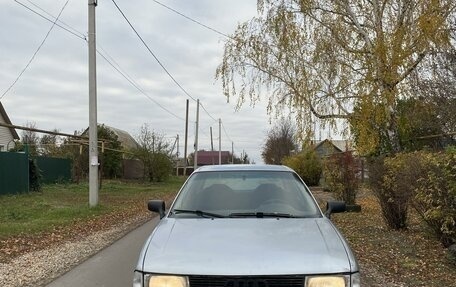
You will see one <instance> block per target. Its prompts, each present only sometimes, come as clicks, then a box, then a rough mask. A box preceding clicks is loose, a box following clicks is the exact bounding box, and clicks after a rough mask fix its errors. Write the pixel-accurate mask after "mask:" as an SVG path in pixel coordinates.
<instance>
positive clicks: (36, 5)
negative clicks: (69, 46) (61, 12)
mask: <svg viewBox="0 0 456 287" xmlns="http://www.w3.org/2000/svg"><path fill="white" fill-rule="evenodd" d="M26 1H27V2H28V3H30V4H32V5H33V6H35V7H36V8H37V9H39V10H41V11H42V12H44V13H45V14H46V15H48V16H50V17H52V18H55V17H54V16H53V15H52V14H51V13H49V12H47V11H46V10H44V9H43V8H41V7H40V6H39V5H38V4H35V3H34V2H32V1H30V0H26ZM58 22H60V23H61V24H62V25H63V26H66V27H67V28H68V29H70V30H72V31H74V34H79V35H82V38H84V39H85V40H87V35H85V34H84V33H82V32H81V31H78V30H76V29H75V28H73V27H71V26H70V25H68V24H67V23H65V22H63V21H62V20H60V19H59V20H58ZM56 25H58V24H56ZM59 26H60V25H59ZM61 28H64V27H61ZM69 32H70V33H72V32H71V31H69ZM72 34H73V33H72Z"/></svg>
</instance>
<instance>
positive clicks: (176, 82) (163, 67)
mask: <svg viewBox="0 0 456 287" xmlns="http://www.w3.org/2000/svg"><path fill="white" fill-rule="evenodd" d="M112 2H113V3H114V5H115V6H116V8H117V10H119V12H120V14H122V17H123V18H124V19H125V21H127V23H128V25H129V26H130V28H131V29H132V30H133V31H134V32H135V34H136V36H138V38H139V40H141V42H142V43H143V45H144V46H145V47H146V49H147V50H148V51H149V53H150V54H151V55H152V57H154V59H155V61H157V63H158V64H159V65H160V67H162V69H163V70H164V71H165V72H166V74H167V75H168V76H169V77H170V78H171V80H172V81H173V82H174V83H175V84H176V85H177V86H178V87H179V88H180V89H181V90H182V91H183V92H184V94H186V95H187V96H188V97H189V98H191V99H192V100H194V101H195V102H196V99H195V98H194V97H192V96H191V95H190V94H189V93H188V92H187V91H186V90H185V89H184V88H183V87H182V86H181V84H179V82H178V81H177V80H176V79H175V78H174V77H173V75H171V73H170V72H169V71H168V69H167V68H166V67H165V66H164V65H163V64H162V62H161V61H160V60H159V59H158V57H157V56H156V55H155V54H154V52H152V50H151V49H150V48H149V46H148V45H147V43H146V42H145V41H144V39H143V38H142V37H141V35H139V33H138V31H137V30H136V29H135V27H134V26H133V25H132V24H131V22H130V20H128V18H127V16H126V15H125V13H124V12H123V11H122V9H120V7H119V5H117V3H116V1H115V0H112Z"/></svg>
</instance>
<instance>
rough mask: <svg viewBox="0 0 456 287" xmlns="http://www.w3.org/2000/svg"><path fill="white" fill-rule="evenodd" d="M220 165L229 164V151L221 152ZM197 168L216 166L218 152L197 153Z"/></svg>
mask: <svg viewBox="0 0 456 287" xmlns="http://www.w3.org/2000/svg"><path fill="white" fill-rule="evenodd" d="M221 154H222V164H229V163H231V154H230V152H229V151H222V152H221ZM197 164H198V166H203V165H217V164H219V152H218V151H198V161H197Z"/></svg>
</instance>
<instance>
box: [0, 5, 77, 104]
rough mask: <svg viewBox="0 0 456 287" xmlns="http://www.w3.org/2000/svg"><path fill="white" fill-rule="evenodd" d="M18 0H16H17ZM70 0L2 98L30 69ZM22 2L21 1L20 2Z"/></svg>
mask: <svg viewBox="0 0 456 287" xmlns="http://www.w3.org/2000/svg"><path fill="white" fill-rule="evenodd" d="M15 1H16V0H15ZM69 1H70V0H67V1H66V2H65V4H64V5H63V6H62V9H60V12H59V14H58V15H57V17H56V19H55V21H53V23H52V26H51V28H49V30H48V32H47V33H46V36H45V37H44V39H43V40H42V41H41V43H40V45H39V46H38V48H37V49H36V50H35V52H34V53H33V55H32V57H31V58H30V60H29V61H28V63H27V65H25V67H24V68H23V69H22V71H21V72H20V73H19V75H18V76H17V77H16V79H15V80H14V81H13V83H12V84H11V85H10V86H9V87H8V88H7V89H6V90H5V91H4V92H3V94H2V95H1V96H0V100H1V99H3V97H5V95H6V94H7V93H8V92H9V91H10V90H11V89H12V88H13V87H14V85H15V84H16V83H17V82H18V81H19V79H20V78H21V77H22V75H23V74H24V73H25V71H26V70H27V69H28V67H29V66H30V64H31V63H32V62H33V60H34V59H35V57H36V55H37V54H38V52H39V51H40V50H41V47H43V45H44V43H45V42H46V40H47V38H48V37H49V35H50V34H51V31H52V30H53V29H54V27H55V25H56V22H57V21H58V20H59V18H60V16H61V15H62V12H63V10H65V7H66V6H67V4H68V2H69ZM16 2H17V3H19V2H18V1H16ZM19 4H21V3H19Z"/></svg>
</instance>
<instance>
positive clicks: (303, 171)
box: [283, 149, 322, 186]
mask: <svg viewBox="0 0 456 287" xmlns="http://www.w3.org/2000/svg"><path fill="white" fill-rule="evenodd" d="M283 164H284V165H286V166H288V167H290V168H292V169H294V170H295V171H296V172H297V173H298V174H299V176H300V177H301V178H302V180H304V182H305V183H306V184H307V185H310V186H315V185H318V183H319V182H320V177H321V173H322V164H321V161H320V159H319V158H318V156H317V154H316V153H315V151H313V150H312V149H306V150H304V151H302V152H300V153H299V154H296V155H293V156H289V157H286V158H284V159H283Z"/></svg>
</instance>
